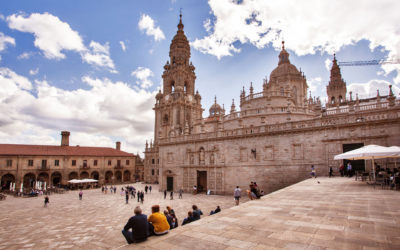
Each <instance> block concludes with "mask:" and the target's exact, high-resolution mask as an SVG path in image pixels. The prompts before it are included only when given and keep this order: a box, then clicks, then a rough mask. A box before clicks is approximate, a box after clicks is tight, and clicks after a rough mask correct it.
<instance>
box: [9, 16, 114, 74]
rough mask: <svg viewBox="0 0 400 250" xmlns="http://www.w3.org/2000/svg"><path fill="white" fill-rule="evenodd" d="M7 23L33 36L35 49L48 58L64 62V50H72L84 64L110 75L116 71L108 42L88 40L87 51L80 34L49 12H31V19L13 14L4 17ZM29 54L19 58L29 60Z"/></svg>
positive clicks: (30, 53) (30, 54)
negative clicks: (104, 69)
mask: <svg viewBox="0 0 400 250" xmlns="http://www.w3.org/2000/svg"><path fill="white" fill-rule="evenodd" d="M7 22H8V26H9V27H10V28H11V29H16V30H18V31H21V32H29V33H33V34H34V36H35V41H34V44H35V46H36V47H37V48H39V49H40V50H41V51H43V53H44V55H45V57H46V58H48V59H56V60H60V59H64V58H65V57H66V56H65V54H63V51H75V52H79V53H80V55H81V57H82V60H83V61H84V62H86V63H88V64H91V65H94V66H97V67H103V68H106V69H108V70H109V71H110V72H112V73H116V72H117V71H116V70H115V65H114V62H113V61H112V59H111V58H110V52H109V50H110V46H109V44H108V43H106V44H104V45H101V44H100V43H97V42H95V41H91V42H90V44H89V48H86V46H85V45H84V44H83V39H82V38H81V36H80V35H79V33H78V32H77V31H75V30H73V29H71V27H70V26H69V24H68V23H66V22H63V21H61V20H60V19H59V18H58V17H57V16H53V15H52V14H49V13H43V14H40V13H33V14H31V15H30V16H26V15H23V14H13V15H11V16H8V17H7ZM32 54H33V53H32V52H29V53H28V52H25V53H23V54H21V55H19V56H18V59H28V58H29V57H30V56H32Z"/></svg>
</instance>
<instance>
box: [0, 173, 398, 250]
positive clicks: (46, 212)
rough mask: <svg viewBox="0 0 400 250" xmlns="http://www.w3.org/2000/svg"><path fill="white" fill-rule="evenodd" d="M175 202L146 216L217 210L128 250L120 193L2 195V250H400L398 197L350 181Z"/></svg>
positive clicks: (152, 197)
mask: <svg viewBox="0 0 400 250" xmlns="http://www.w3.org/2000/svg"><path fill="white" fill-rule="evenodd" d="M136 185H137V184H136ZM153 192H154V191H153ZM176 198H177V197H175V199H174V200H173V201H170V200H164V199H163V195H162V194H161V193H158V192H156V193H152V194H149V195H147V196H146V197H145V204H144V205H143V208H144V211H145V213H147V214H149V211H150V207H151V205H153V204H160V205H161V206H162V208H164V207H165V206H166V205H171V206H172V207H173V208H174V209H175V211H176V212H177V214H178V218H179V219H180V223H181V222H182V220H183V218H184V217H185V215H186V213H187V211H188V210H189V208H190V206H191V205H192V204H194V203H195V204H198V205H199V207H200V208H201V209H202V210H203V212H204V213H205V214H206V213H208V212H209V211H210V210H211V209H214V208H215V206H216V205H221V207H222V212H221V213H219V214H216V215H212V216H203V217H202V219H201V220H199V221H196V222H193V223H191V224H188V225H185V226H179V227H178V228H177V229H174V230H172V231H170V233H169V234H167V235H165V236H161V237H150V238H149V239H148V240H147V241H146V242H143V243H140V244H132V245H127V244H126V242H125V239H124V238H123V236H122V235H121V232H120V231H121V229H122V227H123V226H124V224H125V222H126V220H127V219H128V218H129V217H130V216H131V215H132V211H133V208H134V206H136V205H137V202H136V201H135V202H131V203H130V204H129V205H125V204H124V202H125V201H124V197H122V196H120V195H119V194H115V195H114V194H112V195H111V194H107V195H104V194H102V193H101V191H99V190H90V191H85V192H84V198H83V201H79V200H78V193H77V192H76V191H74V192H69V193H68V194H64V195H52V196H50V206H49V208H43V197H41V198H32V199H28V198H25V199H22V198H19V199H16V198H12V197H7V200H6V201H3V202H1V203H0V206H1V211H0V225H1V227H0V249H28V248H32V249H45V248H46V249H54V248H57V249H62V248H74V249H363V250H364V249H365V250H367V249H400V192H399V191H393V190H382V189H381V188H380V187H377V188H376V189H374V188H373V187H371V186H368V185H367V184H366V183H365V182H360V181H355V180H354V179H349V178H340V177H336V178H330V179H329V178H317V179H308V180H305V181H303V182H300V183H298V184H295V185H293V186H290V187H287V188H285V189H282V190H279V191H277V192H274V193H272V194H269V195H267V196H264V197H263V198H261V199H260V200H254V201H248V202H246V203H241V205H240V206H234V207H232V208H229V207H231V206H233V203H234V201H233V197H227V196H225V197H224V196H206V195H196V196H193V195H189V194H184V199H182V200H178V199H176Z"/></svg>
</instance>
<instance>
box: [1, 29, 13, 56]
mask: <svg viewBox="0 0 400 250" xmlns="http://www.w3.org/2000/svg"><path fill="white" fill-rule="evenodd" d="M7 44H11V45H14V46H15V39H14V38H12V37H10V36H6V35H4V34H3V33H2V32H0V52H1V51H3V50H5V49H6V48H7Z"/></svg>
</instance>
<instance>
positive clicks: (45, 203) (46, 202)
mask: <svg viewBox="0 0 400 250" xmlns="http://www.w3.org/2000/svg"><path fill="white" fill-rule="evenodd" d="M49 202H50V201H49V196H47V195H46V197H44V207H47V204H49Z"/></svg>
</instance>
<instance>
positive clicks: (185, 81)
mask: <svg viewBox="0 0 400 250" xmlns="http://www.w3.org/2000/svg"><path fill="white" fill-rule="evenodd" d="M189 59H190V47H189V43H188V42H187V39H186V36H185V35H184V32H183V24H182V19H180V22H179V24H178V32H177V34H176V36H175V37H174V39H173V40H172V43H171V47H170V61H171V63H170V62H167V64H166V65H165V67H164V69H165V71H164V74H163V79H164V82H163V84H164V88H163V92H161V91H160V92H159V93H158V94H157V96H156V104H155V107H154V110H155V116H156V119H155V129H154V142H151V143H150V146H149V145H148V143H147V142H146V149H145V170H144V172H145V176H144V178H145V181H146V182H150V183H154V182H158V183H159V184H160V189H162V190H164V189H168V190H172V189H173V190H175V191H176V190H179V189H180V188H183V189H184V190H185V191H186V192H190V191H191V190H192V187H193V186H194V185H196V186H200V187H201V188H203V189H204V190H211V192H213V193H216V194H231V193H232V190H233V189H234V187H235V186H237V185H239V186H242V187H247V186H248V184H249V183H250V182H251V181H255V182H257V184H258V185H259V186H260V187H261V189H263V190H264V191H265V192H266V193H268V192H272V191H274V190H277V189H280V188H282V187H285V186H287V185H290V184H293V183H295V182H298V181H300V180H303V179H305V178H308V177H309V174H310V167H311V165H314V166H315V168H316V171H317V174H318V175H327V174H328V171H329V167H333V169H334V171H335V172H337V171H338V168H339V165H340V164H342V163H343V162H342V161H334V160H333V156H334V155H335V154H339V153H342V152H343V151H348V150H349V149H352V148H355V147H359V146H362V145H363V144H364V145H367V144H378V145H383V146H390V145H400V100H399V99H396V97H395V96H394V95H393V93H392V91H391V89H390V94H389V95H388V96H379V94H378V96H377V97H376V98H369V99H362V100H360V99H358V97H357V98H356V99H355V100H353V98H352V96H351V93H350V97H349V98H348V99H346V85H345V82H344V80H343V79H342V76H341V73H340V68H339V66H338V65H337V62H336V57H334V59H333V65H332V70H331V79H330V82H329V85H328V87H327V94H328V96H329V103H328V104H327V105H326V107H324V106H322V104H321V102H320V100H319V98H315V97H314V98H312V97H311V96H309V97H308V98H307V88H308V86H307V81H306V78H305V76H304V74H303V73H302V72H301V71H299V70H297V68H296V66H294V65H293V64H291V63H290V60H289V53H288V52H287V51H286V50H285V47H284V43H282V51H281V52H280V54H279V61H278V66H277V68H276V69H274V70H273V71H272V72H271V74H270V77H269V81H268V80H264V82H263V91H262V92H260V93H253V86H252V84H251V86H250V90H249V94H247V95H246V92H245V90H244V88H243V90H242V92H241V94H240V110H239V111H236V106H235V103H234V101H233V102H232V106H231V109H230V113H229V114H226V112H225V110H224V108H221V106H220V105H218V104H217V101H216V99H215V103H214V104H213V105H212V107H211V108H210V109H209V116H208V117H206V118H203V116H202V107H201V103H200V101H201V96H200V94H199V93H198V92H196V93H194V89H195V86H194V84H195V83H194V79H195V74H194V66H193V65H192V63H191V62H190V63H189ZM171 86H175V88H173V87H171ZM368 164H370V163H369V162H365V163H364V162H362V163H358V165H357V164H356V165H357V166H356V170H368V169H369V168H370V166H369V165H368ZM393 165H394V160H392V159H388V160H385V166H388V167H391V166H393Z"/></svg>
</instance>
